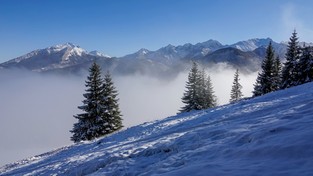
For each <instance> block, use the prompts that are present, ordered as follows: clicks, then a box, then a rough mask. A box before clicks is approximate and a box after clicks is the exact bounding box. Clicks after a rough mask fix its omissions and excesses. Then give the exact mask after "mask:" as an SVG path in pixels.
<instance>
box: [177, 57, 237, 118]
mask: <svg viewBox="0 0 313 176" xmlns="http://www.w3.org/2000/svg"><path fill="white" fill-rule="evenodd" d="M239 80H240V79H239V70H238V69H237V70H236V72H235V75H234V81H233V85H232V89H231V95H230V97H231V98H230V102H235V101H238V100H240V99H241V98H242V97H243V94H242V92H241V89H242V86H241V84H240V83H239ZM182 102H183V103H184V104H185V106H184V107H182V108H181V110H180V112H190V111H192V110H202V109H207V108H213V107H215V106H216V105H217V99H216V96H215V95H214V91H213V85H212V82H211V78H210V76H209V75H206V73H205V71H204V70H199V67H198V64H197V63H196V62H193V65H192V68H191V70H190V72H189V74H188V81H187V82H186V91H185V93H184V95H183V97H182Z"/></svg>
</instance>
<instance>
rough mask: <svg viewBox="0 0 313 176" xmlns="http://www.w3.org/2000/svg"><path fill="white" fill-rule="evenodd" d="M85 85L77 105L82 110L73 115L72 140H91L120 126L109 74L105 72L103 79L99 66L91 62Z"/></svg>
mask: <svg viewBox="0 0 313 176" xmlns="http://www.w3.org/2000/svg"><path fill="white" fill-rule="evenodd" d="M85 86H86V88H87V89H86V93H85V94H83V96H84V98H85V99H84V100H83V105H82V106H79V107H78V108H79V109H80V110H82V111H84V112H83V113H81V114H77V115H75V116H74V117H75V118H76V119H78V122H77V123H75V124H74V127H73V129H72V130H71V132H72V133H73V136H72V137H71V140H72V141H74V142H79V141H84V140H92V139H95V138H98V137H100V136H104V135H106V134H110V133H112V132H114V131H115V130H118V129H120V128H121V127H122V125H121V115H120V112H119V108H118V104H117V99H116V96H117V93H116V91H115V88H114V86H113V83H112V81H111V78H110V75H109V74H107V75H106V76H105V79H104V80H103V79H102V78H101V68H100V66H99V65H97V64H96V63H93V65H92V66H91V67H90V69H89V76H88V77H87V80H86V84H85Z"/></svg>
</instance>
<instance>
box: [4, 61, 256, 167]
mask: <svg viewBox="0 0 313 176" xmlns="http://www.w3.org/2000/svg"><path fill="white" fill-rule="evenodd" d="M208 72H209V74H210V75H211V79H212V82H213V86H214V90H215V93H216V95H217V97H218V100H219V101H218V102H219V104H225V103H227V102H228V100H229V98H230V89H231V85H232V81H233V75H234V73H235V70H232V69H225V67H223V66H218V67H215V69H210V70H208ZM187 75H188V73H187V72H186V73H182V74H180V75H178V77H177V78H176V79H175V80H172V81H162V80H160V79H156V78H151V77H147V76H140V75H137V76H123V77H120V76H117V77H114V78H113V80H114V83H115V86H116V87H117V89H118V92H119V99H120V101H119V102H120V108H121V111H122V114H123V119H124V121H123V123H124V126H125V128H127V127H130V126H133V125H137V124H140V123H143V122H146V121H152V120H156V119H161V118H165V117H168V116H171V115H175V114H176V113H177V112H178V110H179V109H180V107H182V106H183V103H182V102H181V97H182V95H183V93H184V91H185V84H186V81H187ZM240 78H241V84H242V85H243V93H244V95H245V96H251V91H252V88H253V87H252V85H253V83H254V81H255V78H256V73H254V74H250V75H240ZM85 79H86V78H85V77H77V76H64V77H63V76H51V75H39V74H34V73H29V72H26V71H0V82H1V84H0V107H1V118H0V138H1V140H2V141H1V145H0V158H1V161H0V166H1V165H4V164H6V163H9V162H13V161H16V160H19V159H23V158H25V157H29V156H33V155H36V154H40V153H43V152H47V151H50V150H52V149H54V148H58V147H62V146H64V145H69V144H71V143H72V142H71V141H70V140H69V138H70V136H71V133H70V132H69V130H71V129H72V126H73V123H75V122H76V119H75V118H74V117H73V115H74V114H77V113H80V111H79V110H78V109H77V106H80V105H82V103H81V101H82V100H83V96H82V94H83V93H84V90H85V86H84V84H85V82H84V81H85Z"/></svg>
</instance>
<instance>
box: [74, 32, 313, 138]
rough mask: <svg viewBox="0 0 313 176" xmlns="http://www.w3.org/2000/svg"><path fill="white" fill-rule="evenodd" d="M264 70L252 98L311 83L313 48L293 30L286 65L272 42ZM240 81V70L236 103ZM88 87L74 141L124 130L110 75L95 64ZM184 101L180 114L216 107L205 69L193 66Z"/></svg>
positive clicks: (235, 87) (234, 96) (236, 77)
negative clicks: (301, 42) (300, 44)
mask: <svg viewBox="0 0 313 176" xmlns="http://www.w3.org/2000/svg"><path fill="white" fill-rule="evenodd" d="M261 69H262V70H261V72H259V74H258V77H257V79H256V83H255V84H254V90H253V96H260V95H264V94H266V93H269V92H273V91H276V90H280V89H285V88H289V87H293V86H297V85H300V84H304V83H307V82H311V81H313V48H312V47H310V46H302V47H300V46H299V42H298V37H297V33H296V31H294V32H293V33H292V36H291V37H290V41H289V42H288V48H287V53H286V62H285V63H284V65H283V66H282V64H281V62H280V59H279V58H278V57H275V51H274V49H273V46H272V43H271V42H270V43H269V45H268V47H267V49H266V56H265V59H264V60H263V62H262V66H261ZM239 80H240V79H239V70H238V69H237V70H236V72H235V75H234V81H233V85H232V89H231V94H230V97H231V98H230V102H236V101H238V100H240V99H241V98H242V97H243V94H242V92H241V89H242V86H241V84H240V83H239ZM86 87H87V90H86V93H85V94H83V96H84V97H85V99H84V100H83V105H82V106H79V107H78V108H79V109H81V110H82V111H84V113H81V114H77V115H75V116H74V117H75V118H76V119H78V122H77V123H75V124H74V127H73V129H72V130H71V132H72V133H73V136H72V137H71V140H72V141H74V142H79V141H82V140H92V139H94V138H98V137H100V136H104V135H107V134H110V133H112V132H114V131H117V130H119V129H121V128H122V127H123V125H122V115H121V113H120V110H119V105H118V99H117V95H118V93H117V91H116V88H115V87H114V85H113V82H112V78H111V75H110V73H109V72H108V73H107V74H105V76H104V79H103V78H102V77H101V68H100V66H99V65H97V64H96V63H93V65H92V66H91V67H90V69H89V76H88V77H87V81H86ZM182 102H183V103H184V104H185V106H184V107H182V108H181V110H180V112H189V111H192V110H202V109H207V108H213V107H215V106H216V105H217V99H216V96H215V95H214V91H213V85H212V82H211V78H210V76H209V75H207V74H206V73H205V71H204V70H203V69H202V70H199V66H198V64H197V63H196V62H194V63H193V65H192V68H191V70H190V72H189V75H188V81H187V82H186V91H185V93H184V95H183V97H182Z"/></svg>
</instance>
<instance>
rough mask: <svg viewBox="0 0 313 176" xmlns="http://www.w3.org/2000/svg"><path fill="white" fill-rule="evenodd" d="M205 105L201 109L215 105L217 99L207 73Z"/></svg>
mask: <svg viewBox="0 0 313 176" xmlns="http://www.w3.org/2000/svg"><path fill="white" fill-rule="evenodd" d="M204 89H205V95H204V96H205V100H206V101H205V106H204V108H203V109H207V108H213V107H216V106H217V99H216V96H215V95H214V90H213V84H212V82H211V77H210V75H208V77H207V79H206V80H205V87H204Z"/></svg>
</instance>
